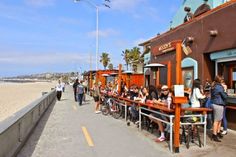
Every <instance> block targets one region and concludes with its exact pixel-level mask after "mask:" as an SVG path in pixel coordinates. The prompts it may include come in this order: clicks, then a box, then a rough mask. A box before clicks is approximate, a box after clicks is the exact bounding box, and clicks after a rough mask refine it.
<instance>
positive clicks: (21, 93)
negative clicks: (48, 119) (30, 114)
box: [0, 82, 56, 122]
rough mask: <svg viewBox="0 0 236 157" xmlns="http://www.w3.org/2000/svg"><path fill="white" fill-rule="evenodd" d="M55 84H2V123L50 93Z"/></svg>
mask: <svg viewBox="0 0 236 157" xmlns="http://www.w3.org/2000/svg"><path fill="white" fill-rule="evenodd" d="M55 84H56V83H55V82H36V83H0V122H1V121H2V120H4V119H5V118H7V117H8V116H10V115H12V114H13V113H15V112H17V111H19V110H20V109H22V108H23V107H25V106H27V105H28V104H29V103H31V102H33V101H34V100H36V99H38V98H40V97H41V96H42V92H49V91H51V88H54V87H55Z"/></svg>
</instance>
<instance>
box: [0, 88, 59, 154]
mask: <svg viewBox="0 0 236 157" xmlns="http://www.w3.org/2000/svg"><path fill="white" fill-rule="evenodd" d="M55 102H56V91H55V90H53V91H51V92H50V93H47V94H45V93H44V95H43V96H42V97H41V98H39V99H38V100H36V101H34V102H32V103H30V104H29V105H28V106H26V107H25V108H23V109H22V110H20V111H18V112H16V113H15V114H14V115H12V116H11V117H9V118H7V119H6V120H4V121H2V122H0V157H12V156H15V155H16V153H17V152H18V151H19V150H20V148H21V147H22V146H23V145H24V143H25V141H26V140H27V138H28V136H29V135H30V133H31V132H32V130H33V129H34V127H35V126H36V124H37V123H38V122H39V120H40V118H41V117H42V116H43V114H44V112H45V111H46V110H47V108H48V107H49V106H50V105H51V104H53V103H55Z"/></svg>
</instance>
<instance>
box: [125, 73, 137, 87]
mask: <svg viewBox="0 0 236 157" xmlns="http://www.w3.org/2000/svg"><path fill="white" fill-rule="evenodd" d="M133 73H134V72H133V71H131V70H127V71H124V72H123V74H126V75H127V81H128V85H127V86H128V88H130V75H132V74H133Z"/></svg>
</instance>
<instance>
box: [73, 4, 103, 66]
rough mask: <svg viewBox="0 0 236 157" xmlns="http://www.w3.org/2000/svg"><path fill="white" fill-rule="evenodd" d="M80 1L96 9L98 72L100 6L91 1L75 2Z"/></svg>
mask: <svg viewBox="0 0 236 157" xmlns="http://www.w3.org/2000/svg"><path fill="white" fill-rule="evenodd" d="M79 1H86V2H87V3H89V4H90V5H91V6H93V7H94V8H95V9H96V70H98V53H99V42H98V40H99V31H98V22H99V19H98V14H99V6H98V5H97V4H95V3H93V2H92V1H90V0H74V2H79Z"/></svg>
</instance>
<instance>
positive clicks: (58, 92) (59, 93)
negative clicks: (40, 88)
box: [56, 80, 63, 101]
mask: <svg viewBox="0 0 236 157" xmlns="http://www.w3.org/2000/svg"><path fill="white" fill-rule="evenodd" d="M62 90H63V86H62V84H61V81H60V80H58V84H57V85H56V91H57V100H58V101H60V100H61V95H62Z"/></svg>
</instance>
